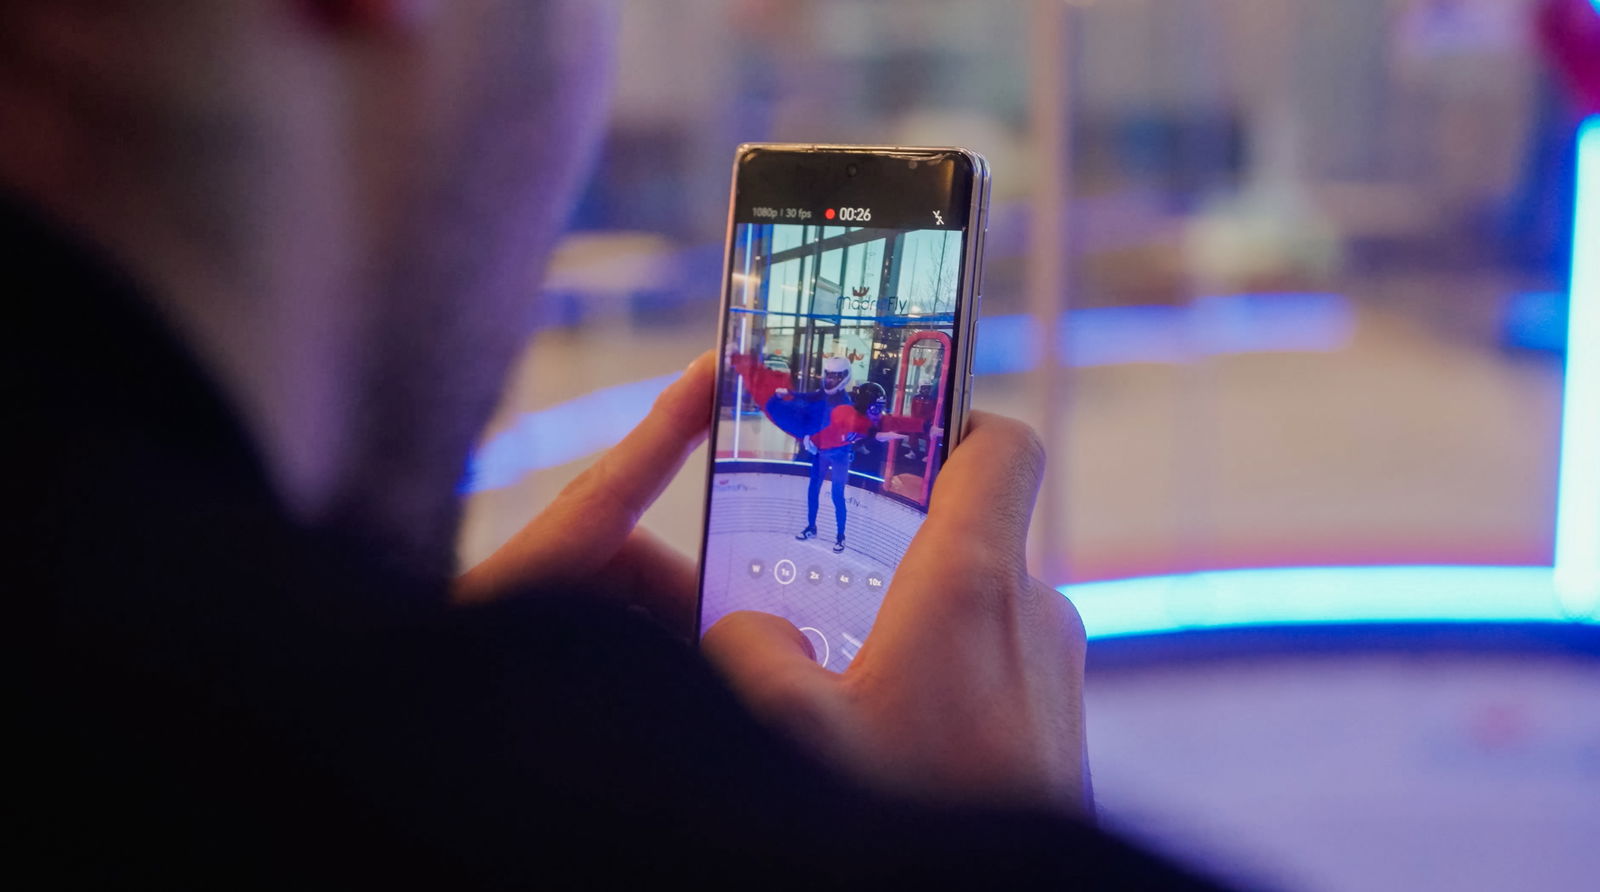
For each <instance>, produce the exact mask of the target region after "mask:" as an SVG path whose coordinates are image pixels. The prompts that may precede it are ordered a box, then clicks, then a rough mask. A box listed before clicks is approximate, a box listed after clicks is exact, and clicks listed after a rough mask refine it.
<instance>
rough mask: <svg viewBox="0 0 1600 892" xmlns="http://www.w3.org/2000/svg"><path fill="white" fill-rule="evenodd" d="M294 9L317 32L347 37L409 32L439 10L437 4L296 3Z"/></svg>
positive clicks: (409, 0)
mask: <svg viewBox="0 0 1600 892" xmlns="http://www.w3.org/2000/svg"><path fill="white" fill-rule="evenodd" d="M295 5H297V6H299V7H300V8H301V10H303V11H304V13H305V15H306V17H307V18H308V19H309V20H310V21H311V22H312V23H313V24H314V25H316V26H317V27H318V28H321V29H323V30H326V31H329V32H331V33H335V34H350V35H371V34H393V33H396V32H406V31H410V30H411V29H413V28H415V27H417V26H418V25H421V24H424V23H425V22H427V21H428V20H429V19H431V18H432V17H433V14H434V12H435V11H436V10H437V8H438V3H437V0H295Z"/></svg>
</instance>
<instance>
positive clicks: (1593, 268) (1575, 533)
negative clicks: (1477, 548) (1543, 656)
mask: <svg viewBox="0 0 1600 892" xmlns="http://www.w3.org/2000/svg"><path fill="white" fill-rule="evenodd" d="M1597 2H1600V0H1597ZM1575 207H1576V208H1577V213H1576V215H1575V219H1574V220H1573V229H1572V285H1571V291H1570V297H1569V298H1568V311H1567V374H1566V393H1565V395H1564V396H1563V398H1562V416H1561V477H1560V481H1561V482H1560V486H1559V488H1558V490H1557V493H1556V554H1555V588H1556V592H1557V593H1558V594H1559V595H1560V598H1561V602H1562V604H1563V605H1565V607H1566V609H1567V610H1568V612H1570V613H1571V614H1573V615H1575V616H1588V615H1590V614H1592V613H1594V612H1595V611H1596V609H1597V608H1600V115H1595V116H1593V117H1591V118H1589V119H1588V120H1587V121H1585V122H1584V123H1583V125H1582V126H1581V127H1580V128H1579V129H1578V164H1577V200H1576V202H1575Z"/></svg>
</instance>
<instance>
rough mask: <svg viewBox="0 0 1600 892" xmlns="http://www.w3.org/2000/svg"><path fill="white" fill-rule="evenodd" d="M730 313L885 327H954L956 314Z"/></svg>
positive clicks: (738, 310)
mask: <svg viewBox="0 0 1600 892" xmlns="http://www.w3.org/2000/svg"><path fill="white" fill-rule="evenodd" d="M728 312H730V313H737V314H743V315H746V316H782V317H784V318H786V319H822V320H825V321H828V322H839V321H844V322H872V323H875V324H878V325H884V326H899V325H954V324H955V321H956V314H954V313H923V314H921V315H912V314H909V313H902V314H900V315H898V316H841V315H839V314H838V313H790V312H788V311H785V310H754V309H751V308H749V307H733V308H731V309H730V310H728Z"/></svg>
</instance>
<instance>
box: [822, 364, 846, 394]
mask: <svg viewBox="0 0 1600 892" xmlns="http://www.w3.org/2000/svg"><path fill="white" fill-rule="evenodd" d="M849 383H850V360H848V359H845V358H844V357H843V356H830V357H828V358H826V359H824V360H823V361H822V389H823V391H824V392H826V393H838V392H839V391H840V390H843V389H844V388H845V386H846V385H848V384H849Z"/></svg>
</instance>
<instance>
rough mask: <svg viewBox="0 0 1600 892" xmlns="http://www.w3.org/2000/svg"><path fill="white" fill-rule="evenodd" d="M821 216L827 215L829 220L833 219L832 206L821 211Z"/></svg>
mask: <svg viewBox="0 0 1600 892" xmlns="http://www.w3.org/2000/svg"><path fill="white" fill-rule="evenodd" d="M822 216H824V217H827V218H828V219H829V220H832V219H833V208H828V209H827V210H825V211H823V212H822Z"/></svg>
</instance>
